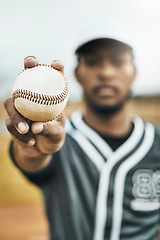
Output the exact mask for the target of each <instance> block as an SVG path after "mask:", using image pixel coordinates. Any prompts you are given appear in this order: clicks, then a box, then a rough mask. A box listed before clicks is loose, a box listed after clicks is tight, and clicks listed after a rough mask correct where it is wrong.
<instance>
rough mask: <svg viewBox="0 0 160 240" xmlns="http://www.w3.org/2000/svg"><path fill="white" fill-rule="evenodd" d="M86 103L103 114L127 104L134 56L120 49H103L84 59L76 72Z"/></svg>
mask: <svg viewBox="0 0 160 240" xmlns="http://www.w3.org/2000/svg"><path fill="white" fill-rule="evenodd" d="M75 74H76V78H77V80H78V82H79V83H80V84H81V86H82V88H83V92H84V97H85V100H86V103H87V104H88V105H89V106H91V107H93V108H94V107H95V108H98V109H102V110H107V109H113V108H116V107H118V106H122V105H124V104H125V102H127V99H128V96H129V95H130V88H131V84H132V82H133V80H134V77H135V66H134V63H133V59H132V56H131V54H130V53H129V52H127V51H124V50H123V51H122V50H121V49H120V48H114V47H111V48H102V49H98V50H95V51H94V52H92V53H91V54H88V55H85V56H82V57H81V59H80V62H79V65H78V67H77V68H76V71H75Z"/></svg>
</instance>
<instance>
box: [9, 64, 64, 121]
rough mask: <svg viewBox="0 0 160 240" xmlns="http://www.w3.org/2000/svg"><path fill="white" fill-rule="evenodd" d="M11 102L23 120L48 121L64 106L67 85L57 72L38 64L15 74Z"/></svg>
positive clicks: (62, 76) (57, 114)
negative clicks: (12, 101)
mask: <svg viewBox="0 0 160 240" xmlns="http://www.w3.org/2000/svg"><path fill="white" fill-rule="evenodd" d="M13 99H14V105H15V108H16V109H17V111H18V112H19V113H20V114H22V115H23V116H24V117H25V118H28V119H30V120H32V121H42V122H47V121H51V120H53V119H55V118H56V117H57V116H59V115H60V113H61V112H62V111H63V110H64V108H65V106H66V103H67V99H68V83H67V80H66V78H65V77H64V75H63V74H62V73H61V72H60V71H58V70H56V69H54V68H53V67H51V66H49V65H44V64H39V65H38V66H36V67H33V68H29V69H26V70H23V71H22V72H21V73H20V74H19V75H18V77H17V79H16V81H15V84H14V87H13Z"/></svg>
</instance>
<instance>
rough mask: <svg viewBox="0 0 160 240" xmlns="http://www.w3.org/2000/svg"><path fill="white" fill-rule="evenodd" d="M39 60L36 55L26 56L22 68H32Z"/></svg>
mask: <svg viewBox="0 0 160 240" xmlns="http://www.w3.org/2000/svg"><path fill="white" fill-rule="evenodd" d="M38 64H39V61H38V59H37V58H36V57H34V56H28V57H26V58H25V59H24V68H25V69H26V68H32V67H35V66H38Z"/></svg>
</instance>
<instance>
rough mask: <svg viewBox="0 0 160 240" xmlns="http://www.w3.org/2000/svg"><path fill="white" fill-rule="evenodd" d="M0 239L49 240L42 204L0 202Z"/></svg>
mask: <svg viewBox="0 0 160 240" xmlns="http://www.w3.org/2000/svg"><path fill="white" fill-rule="evenodd" d="M0 240H49V229H48V222H47V220H46V216H45V209H44V206H43V204H42V203H36V204H35V203H33V204H22V203H21V204H7V205H2V204H1V205H0Z"/></svg>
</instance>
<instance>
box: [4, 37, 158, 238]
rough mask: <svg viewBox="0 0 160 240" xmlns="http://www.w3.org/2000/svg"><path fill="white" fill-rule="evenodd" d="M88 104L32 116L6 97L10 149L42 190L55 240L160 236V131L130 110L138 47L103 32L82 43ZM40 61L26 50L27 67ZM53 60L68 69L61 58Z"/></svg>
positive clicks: (79, 75)
mask: <svg viewBox="0 0 160 240" xmlns="http://www.w3.org/2000/svg"><path fill="white" fill-rule="evenodd" d="M76 54H77V57H78V64H77V67H76V69H75V76H76V79H77V81H78V82H79V83H80V84H81V86H82V88H83V93H84V99H85V104H86V109H85V111H84V113H83V115H82V114H81V113H77V112H76V113H74V114H73V115H72V117H71V121H67V122H66V134H65V130H64V125H65V118H64V115H63V114H62V115H61V116H60V117H59V118H58V119H56V120H54V121H52V122H49V123H37V122H34V123H30V122H27V121H26V120H25V119H24V118H23V117H22V116H21V115H19V113H18V112H17V111H16V110H15V108H14V106H13V100H12V98H9V99H7V100H6V102H5V107H6V111H7V113H8V118H7V121H6V125H7V128H8V130H9V132H10V133H11V135H12V139H13V141H12V144H11V156H12V159H13V161H14V162H15V164H16V165H17V167H18V168H20V169H21V171H22V172H23V173H24V174H25V175H26V177H27V178H28V179H29V180H30V181H31V182H33V183H35V184H37V185H38V186H39V187H40V188H41V189H42V192H43V194H44V198H45V204H46V208H47V216H48V220H49V223H50V230H51V238H52V240H92V239H93V240H102V239H111V240H118V239H121V240H124V239H125V240H142V239H144V240H151V239H152V240H157V239H158V227H159V219H160V216H159V207H160V196H159V190H160V134H159V132H158V131H157V130H155V128H154V127H153V126H152V125H151V124H149V123H147V124H143V122H142V120H141V119H140V118H139V117H133V116H131V115H130V114H129V110H128V99H129V96H130V88H131V84H132V82H133V80H134V78H135V75H136V67H135V64H134V57H133V50H132V48H131V47H130V46H129V45H127V44H126V43H125V42H121V41H119V39H111V38H107V37H105V38H98V39H94V38H93V39H91V40H90V41H88V42H85V43H83V44H82V45H81V46H79V47H78V49H77V50H76ZM37 64H38V60H37V59H36V58H34V57H28V58H26V59H25V61H24V66H25V68H26V67H34V66H36V65H37ZM51 65H52V66H53V67H54V68H56V69H58V70H60V71H62V72H63V65H62V63H61V62H59V61H55V62H52V63H51Z"/></svg>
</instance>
